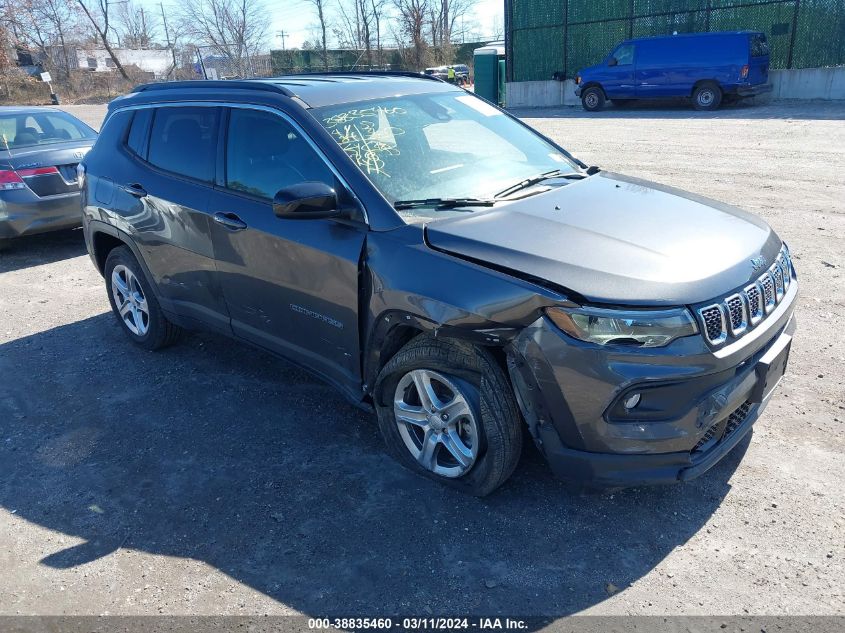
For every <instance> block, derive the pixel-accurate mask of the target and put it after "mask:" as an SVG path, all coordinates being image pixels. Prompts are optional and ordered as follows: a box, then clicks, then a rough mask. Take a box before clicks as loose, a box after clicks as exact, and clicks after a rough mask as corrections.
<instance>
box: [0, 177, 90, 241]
mask: <svg viewBox="0 0 845 633" xmlns="http://www.w3.org/2000/svg"><path fill="white" fill-rule="evenodd" d="M79 195H80V194H79V192H78V191H74V192H72V193H65V194H61V195H57V196H49V197H45V198H39V197H38V196H36V195H35V194H34V193H32V192H31V191H29V190H28V189H18V190H13V191H3V192H0V239H10V238H15V237H21V236H23V235H32V234H34V233H45V232H47V231H58V230H61V229H69V228H73V227H76V226H79V225H80V224H82V206H81V202H80V197H79Z"/></svg>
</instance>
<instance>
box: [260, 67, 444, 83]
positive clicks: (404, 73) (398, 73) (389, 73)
mask: <svg viewBox="0 0 845 633" xmlns="http://www.w3.org/2000/svg"><path fill="white" fill-rule="evenodd" d="M361 75H375V76H377V77H413V78H414V79H429V80H431V81H440V82H443V83H446V82H444V81H443V80H442V79H440V78H439V77H433V76H431V75H426V74H425V73H415V72H413V71H410V70H337V71H334V72H333V71H324V70H319V71H309V72H306V73H293V74H290V75H281V76H279V77H259V78H257V79H259V80H262V79H263V80H266V81H272V80H274V79H294V78H296V77H306V78H307V77H333V76H341V77H348V76H358V77H360V76H361Z"/></svg>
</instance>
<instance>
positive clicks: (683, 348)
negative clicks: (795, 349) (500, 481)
mask: <svg viewBox="0 0 845 633" xmlns="http://www.w3.org/2000/svg"><path fill="white" fill-rule="evenodd" d="M797 292H798V284H797V282H796V281H795V280H794V279H793V283H792V284H791V285H790V287H789V290H788V293H787V295H786V296H785V297H784V300H783V301H782V302H781V304H780V305H779V306H778V308H777V310H776V311H775V312H773V313H772V315H771V319H770V321H769V323H768V324H767V326H766V327H765V328H762V327H761V329H760V331H759V333H756V332H755V336H753V337H752V336H751V335H748V336H747V338H746V340H745V341H739V342H738V343H736V344H734V345H731V346H728V347H727V348H723V349H720V350H718V351H717V352H715V353H714V352H713V351H711V350H710V348H708V347H707V346H706V344H705V343H704V341H703V338H702V337H700V336H693V337H685V338H683V339H677V340H676V341H675V342H673V343H672V344H671V345H669V346H667V347H665V348H654V349H650V350H643V349H640V350H633V351H631V350H629V351H624V350H607V349H602V348H600V347H599V346H595V345H590V344H582V343H581V342H579V341H575V340H574V339H571V338H569V337H566V336H565V335H563V334H561V333H560V332H558V331H557V329H556V328H554V326H553V325H551V324H550V323H549V322H548V321H547V320H546V319H545V318H543V319H540V320H539V321H537V322H536V323H534V324H533V325H532V326H530V327H529V328H526V330H524V331H523V332H522V333H521V334H520V336H519V337H517V339H516V341H515V342H514V348H513V350H512V351H513V358H512V361H513V362H512V363H511V366H510V369H511V375H512V378H513V380H514V384H515V387H516V392H517V397H518V400H519V403H520V406H521V408H522V411H523V415H524V417H525V418H526V420H527V421H528V423H529V426H530V427H531V430H532V434H533V435H534V438H535V440H536V441H537V443H538V445H539V446H540V448H541V450H542V451H543V453H544V454H545V456H546V458H547V459H548V461H549V464H550V465H551V467H552V469H553V470H554V471H555V473H556V474H558V475H559V476H561V477H562V478H564V479H568V480H575V481H581V482H591V483H594V484H598V485H606V486H631V485H639V484H654V483H670V482H677V481H679V480H687V479H692V478H693V477H696V476H698V475H700V474H702V473H704V472H706V471H707V470H709V469H710V468H711V467H713V466H714V465H715V464H716V463H718V461H719V460H721V459H722V458H723V457H724V456H725V455H727V453H729V452H730V451H731V450H732V449H733V448H734V447H735V446H736V445H737V444H738V443H739V442H740V440H741V439H742V438H743V437H744V436H745V435H746V434H747V433H748V431H749V430H750V429H751V426H752V425H753V424H754V421H755V420H756V419H757V418H758V417H759V415H760V413H761V412H762V411H763V409H764V407H765V406H766V404H767V401H768V398H767V399H766V400H764V401H763V402H758V400H759V398H758V397H757V396H758V389H757V387H758V383H759V382H760V378H759V377H758V375H757V366H758V363H759V361H760V360H761V358H763V357H764V356H766V355H767V354H768V352H769V351H771V350H777V349H778V348H782V347H784V346H785V345H786V344H787V343H788V342H789V340H791V337H792V334H793V333H794V332H795V329H796V322H795V318H794V316H793V310H794V306H795V297H796V296H797ZM634 391H636V392H641V393H642V394H643V396H642V401H641V404H640V405H638V408H637V409H636V411H639V413H637V414H635V415H632V416H631V417H630V418H629V419H619V418H618V417H615V416H614V412H615V411H617V409H616V407H615V405H616V403H618V402H619V400H620V398H623V397H624V396H625V395H627V394H630V393H631V392H634ZM770 395H771V394H768V396H770Z"/></svg>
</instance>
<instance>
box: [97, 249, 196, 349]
mask: <svg viewBox="0 0 845 633" xmlns="http://www.w3.org/2000/svg"><path fill="white" fill-rule="evenodd" d="M104 276H105V279H106V292H107V293H108V296H109V303H110V304H111V309H112V312H114V315H115V317H117V320H118V322H119V323H120V325H121V328H122V329H123V331H124V332H125V333H126V335H127V336H128V337H129V338H130V340H131V341H132V342H133V343H135V344H136V345H139V346H140V347H143V348H144V349H148V350H157V349H161V348H162V347H167V346H168V345H172V344H173V343H175V342H176V341H177V340H178V339H179V336H180V335H181V332H182V330H181V328H179V327H178V326H176V325H174V324H173V323H171V322H170V321H168V320H167V318H166V317H165V316H164V312H163V311H162V309H161V306H160V305H159V303H158V299H156V296H155V293H154V292H153V289H152V287H151V286H150V284H149V282H148V281H147V278H146V276H145V275H144V271H143V270H142V269H141V266H140V264H139V263H138V260H137V259H135V256H134V255H133V254H132V251H131V250H129V248H128V247H127V246H119V247H117V248H115V249H113V250H112V251H111V252H110V253H109V255H108V257H107V258H106V266H105V271H104Z"/></svg>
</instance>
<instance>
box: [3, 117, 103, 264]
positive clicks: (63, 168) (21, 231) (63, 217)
mask: <svg viewBox="0 0 845 633" xmlns="http://www.w3.org/2000/svg"><path fill="white" fill-rule="evenodd" d="M96 138H97V133H96V132H95V131H94V130H92V129H91V128H90V127H88V126H87V125H85V124H84V123H83V122H82V121H80V120H79V119H77V118H75V117H72V116H71V115H69V114H67V113H66V112H62V111H61V110H57V109H54V108H44V107H0V248H3V247H4V246H7V245H8V244H9V241H10V240H11V239H13V238H16V237H20V236H22V235H30V234H33V233H44V232H46V231H55V230H59V229H65V228H71V227H74V226H79V225H80V224H81V222H82V213H81V207H80V202H79V181H78V179H77V174H76V167H77V165H78V164H79V162H80V161H81V160H82V158H83V157H84V156H85V154H86V153H87V152H88V150H89V149H91V146H92V145H94V141H95V140H96Z"/></svg>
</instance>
